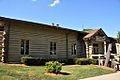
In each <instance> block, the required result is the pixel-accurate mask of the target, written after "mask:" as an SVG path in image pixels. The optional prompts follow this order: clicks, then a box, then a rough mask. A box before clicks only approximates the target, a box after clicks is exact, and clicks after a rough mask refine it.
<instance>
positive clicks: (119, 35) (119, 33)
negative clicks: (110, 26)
mask: <svg viewBox="0 0 120 80" xmlns="http://www.w3.org/2000/svg"><path fill="white" fill-rule="evenodd" d="M118 43H120V31H119V32H118Z"/></svg>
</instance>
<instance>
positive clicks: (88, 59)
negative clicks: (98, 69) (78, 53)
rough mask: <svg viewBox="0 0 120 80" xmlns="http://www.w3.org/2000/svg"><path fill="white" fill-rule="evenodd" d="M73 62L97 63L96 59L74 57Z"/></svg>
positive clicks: (82, 63) (80, 63)
mask: <svg viewBox="0 0 120 80" xmlns="http://www.w3.org/2000/svg"><path fill="white" fill-rule="evenodd" d="M75 64H79V65H88V64H94V65H95V64H97V59H90V58H76V59H75Z"/></svg>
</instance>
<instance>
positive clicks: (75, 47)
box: [74, 44, 77, 54]
mask: <svg viewBox="0 0 120 80" xmlns="http://www.w3.org/2000/svg"><path fill="white" fill-rule="evenodd" d="M76 53H77V45H76V44H74V54H76Z"/></svg>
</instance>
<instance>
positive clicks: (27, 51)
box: [25, 40, 29, 55]
mask: <svg viewBox="0 0 120 80" xmlns="http://www.w3.org/2000/svg"><path fill="white" fill-rule="evenodd" d="M25 54H26V55H28V54H29V40H26V51H25Z"/></svg>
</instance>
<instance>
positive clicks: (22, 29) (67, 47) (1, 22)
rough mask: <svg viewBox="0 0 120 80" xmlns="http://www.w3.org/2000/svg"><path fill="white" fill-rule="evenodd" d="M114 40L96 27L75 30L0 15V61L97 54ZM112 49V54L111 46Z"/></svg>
mask: <svg viewBox="0 0 120 80" xmlns="http://www.w3.org/2000/svg"><path fill="white" fill-rule="evenodd" d="M108 43H113V44H114V43H116V40H115V39H113V38H111V37H108V36H107V35H106V34H105V32H104V31H103V30H102V29H101V28H100V29H95V30H90V31H86V32H85V31H78V30H72V29H67V28H62V27H59V25H47V24H41V23H35V22H29V21H22V20H16V19H10V18H5V17H0V61H1V62H12V63H13V62H20V59H21V57H22V56H23V55H30V56H35V57H40V58H56V59H58V58H59V59H63V58H76V57H87V58H100V57H102V56H105V55H106V51H107V46H108ZM112 53H113V55H114V56H117V54H115V53H116V52H115V49H114V48H113V50H112Z"/></svg>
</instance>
